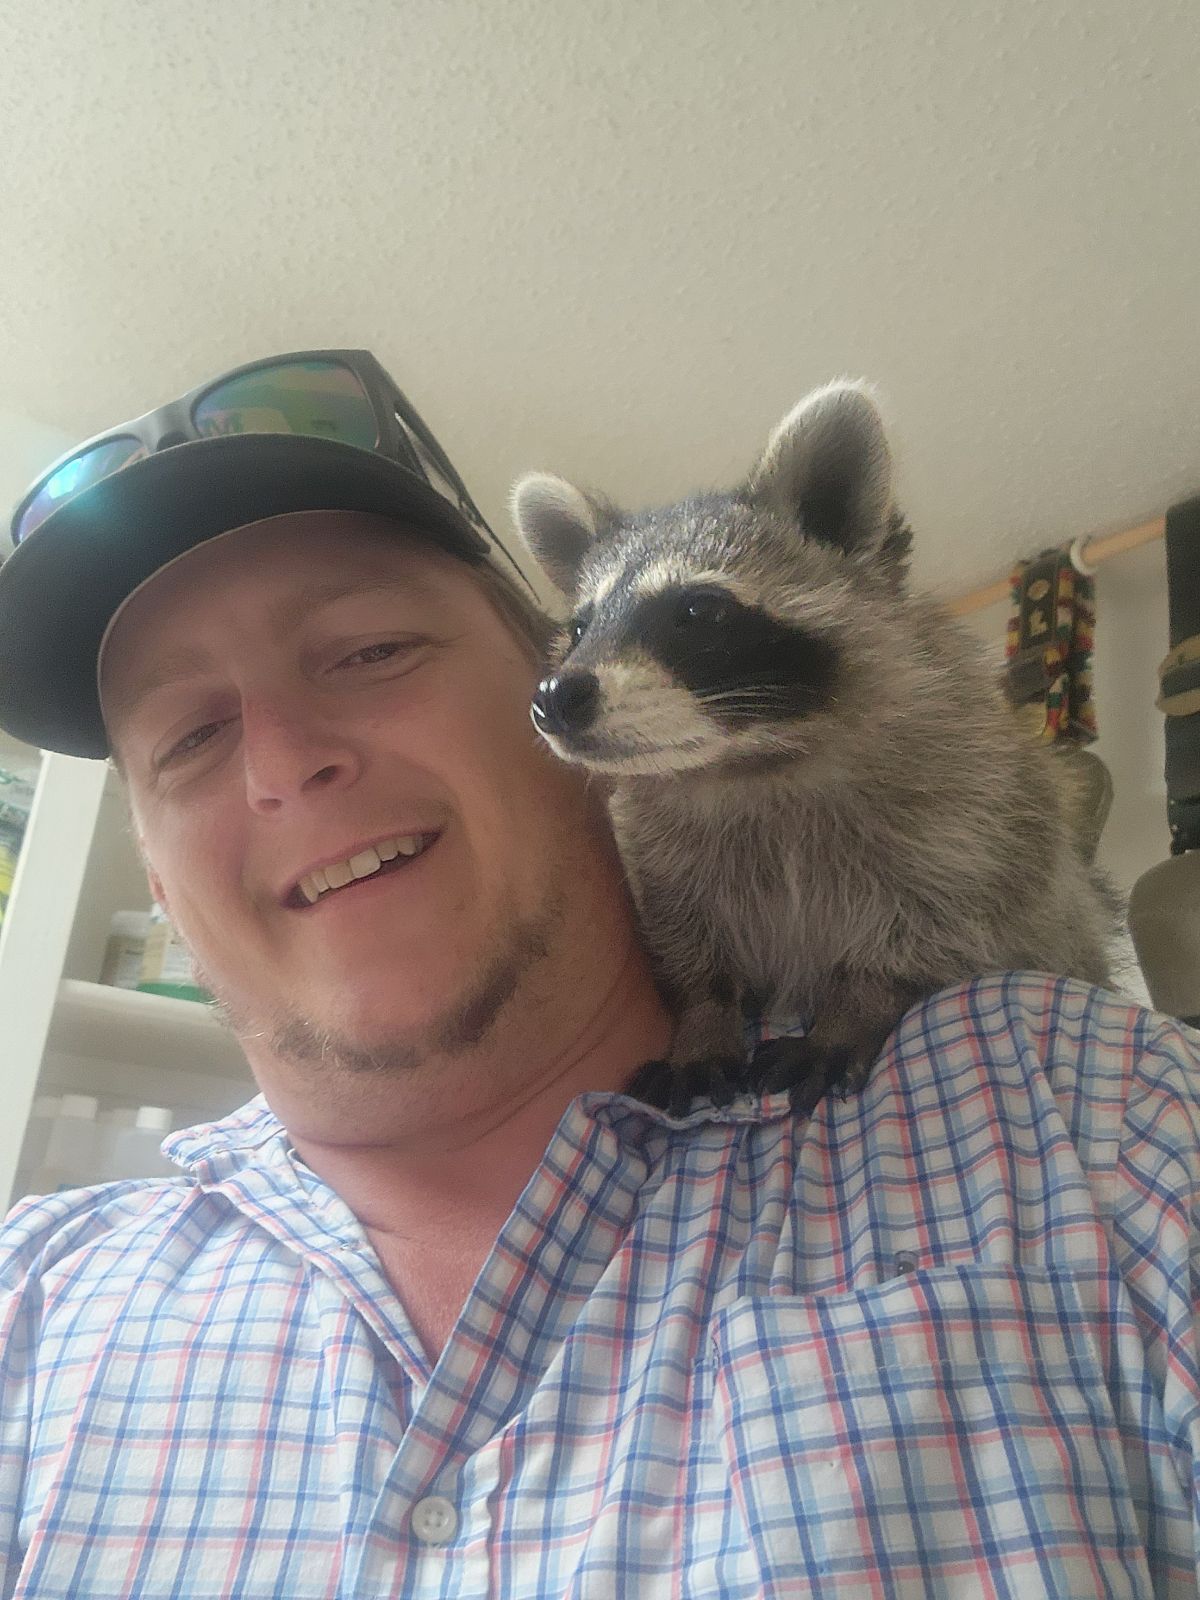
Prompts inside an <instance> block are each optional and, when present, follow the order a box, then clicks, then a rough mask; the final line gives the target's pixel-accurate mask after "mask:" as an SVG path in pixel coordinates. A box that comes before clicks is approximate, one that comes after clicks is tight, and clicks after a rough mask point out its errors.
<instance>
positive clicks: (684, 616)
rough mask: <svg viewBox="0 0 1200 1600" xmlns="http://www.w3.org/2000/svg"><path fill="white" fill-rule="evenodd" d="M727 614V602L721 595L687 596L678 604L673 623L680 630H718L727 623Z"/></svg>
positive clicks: (728, 607) (728, 609)
mask: <svg viewBox="0 0 1200 1600" xmlns="http://www.w3.org/2000/svg"><path fill="white" fill-rule="evenodd" d="M729 614H730V605H729V601H728V600H727V599H726V597H725V596H724V595H722V594H703V593H701V594H687V595H684V596H683V597H682V599H681V600H680V602H679V608H678V610H677V611H676V613H675V622H676V625H677V626H678V627H681V628H689V627H696V626H697V625H700V626H702V627H711V628H719V627H720V626H721V624H722V623H724V622H728V621H729Z"/></svg>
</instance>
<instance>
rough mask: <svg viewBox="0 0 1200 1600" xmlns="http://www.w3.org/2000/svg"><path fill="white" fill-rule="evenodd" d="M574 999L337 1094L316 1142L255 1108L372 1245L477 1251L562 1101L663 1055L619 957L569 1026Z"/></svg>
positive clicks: (642, 981)
mask: <svg viewBox="0 0 1200 1600" xmlns="http://www.w3.org/2000/svg"><path fill="white" fill-rule="evenodd" d="M578 1000H579V997H578V996H577V995H576V996H565V997H564V1003H563V1004H562V1005H561V1006H555V1005H554V1004H552V1003H551V1004H546V1005H543V1006H542V1007H541V1009H540V1011H535V1010H532V1009H531V1008H527V1007H519V1008H518V1007H513V1008H511V1009H512V1010H513V1011H514V1012H515V1013H516V1014H517V1015H518V1016H519V1017H520V1018H521V1021H522V1023H523V1026H522V1028H521V1029H520V1032H519V1034H518V1032H517V1030H516V1029H514V1028H513V1027H512V1026H510V1027H508V1028H505V1027H503V1026H499V1025H498V1026H497V1027H496V1029H494V1030H493V1033H494V1036H493V1038H491V1039H490V1040H488V1041H486V1042H485V1044H483V1045H481V1046H480V1047H477V1048H476V1049H475V1050H473V1051H471V1052H470V1053H469V1054H467V1055H465V1056H462V1057H459V1058H457V1059H456V1060H454V1061H449V1060H447V1061H445V1062H436V1063H434V1062H431V1063H428V1064H427V1066H428V1068H429V1070H428V1072H426V1071H424V1070H423V1071H422V1073H421V1080H422V1081H421V1082H420V1084H419V1085H418V1084H416V1083H411V1084H409V1083H405V1084H400V1083H396V1082H393V1083H391V1084H390V1085H389V1084H388V1083H387V1082H383V1083H380V1082H378V1081H372V1082H371V1083H369V1084H363V1083H362V1082H357V1083H355V1084H352V1085H351V1084H344V1085H341V1086H340V1088H341V1089H343V1090H344V1091H345V1098H344V1100H343V1103H342V1107H341V1108H340V1109H341V1110H342V1113H343V1114H341V1115H333V1116H330V1117H329V1118H328V1121H329V1127H328V1131H326V1129H325V1128H324V1127H322V1125H321V1124H322V1121H323V1120H324V1119H322V1118H320V1117H314V1116H313V1115H312V1114H311V1106H310V1107H308V1108H306V1109H301V1108H297V1113H296V1116H295V1117H292V1116H290V1115H289V1114H288V1107H287V1105H286V1103H285V1104H283V1105H280V1104H278V1103H277V1100H276V1097H273V1096H272V1094H271V1093H270V1091H269V1089H268V1099H269V1100H270V1101H271V1103H272V1105H273V1106H274V1108H275V1109H276V1111H277V1112H279V1114H280V1115H281V1118H282V1120H283V1121H284V1123H285V1126H287V1127H288V1130H289V1132H290V1133H291V1136H292V1143H293V1146H294V1148H295V1150H296V1153H297V1154H298V1155H299V1156H300V1158H301V1159H302V1160H303V1161H304V1162H306V1164H307V1165H308V1166H309V1167H311V1168H312V1170H313V1171H314V1172H316V1173H317V1175H318V1176H319V1177H321V1178H323V1179H324V1180H325V1182H327V1183H328V1184H329V1185H330V1187H331V1188H333V1189H334V1190H335V1191H336V1192H337V1193H338V1194H339V1195H340V1196H341V1197H342V1199H343V1200H344V1201H345V1202H346V1204H347V1205H348V1206H349V1207H350V1209H351V1210H352V1211H353V1212H354V1213H355V1215H356V1216H357V1217H358V1218H359V1219H360V1221H361V1222H362V1223H363V1225H364V1227H365V1228H366V1229H367V1230H368V1232H369V1233H370V1234H371V1236H372V1238H373V1239H375V1241H376V1243H377V1246H378V1244H379V1243H380V1242H381V1241H382V1242H385V1243H386V1242H389V1241H391V1242H394V1243H395V1244H396V1245H397V1247H398V1248H417V1249H419V1248H421V1247H422V1246H423V1245H425V1244H426V1243H428V1244H430V1245H437V1246H439V1247H440V1249H441V1250H442V1251H443V1252H445V1251H453V1250H454V1248H455V1242H456V1240H457V1241H459V1242H460V1243H461V1244H462V1246H463V1247H464V1248H469V1247H472V1246H473V1247H475V1248H476V1249H477V1248H478V1247H479V1246H480V1245H481V1244H483V1243H486V1244H487V1246H488V1247H490V1244H491V1243H492V1242H494V1240H495V1238H496V1235H497V1234H498V1233H499V1231H500V1229H501V1227H502V1226H503V1224H504V1222H505V1220H506V1218H507V1217H508V1215H509V1213H510V1212H511V1210H512V1208H513V1206H514V1205H515V1204H516V1201H517V1199H518V1197H519V1196H520V1194H521V1191H522V1190H523V1189H524V1187H525V1185H526V1184H527V1183H528V1182H529V1179H530V1178H531V1177H532V1175H533V1173H534V1172H535V1171H536V1169H537V1167H538V1165H539V1163H540V1161H541V1159H542V1157H543V1155H544V1154H545V1151H546V1148H547V1146H548V1145H549V1143H550V1141H551V1139H552V1138H553V1136H554V1132H555V1130H556V1128H557V1127H558V1125H559V1122H560V1121H561V1119H562V1116H563V1113H564V1111H565V1110H566V1108H567V1106H568V1105H569V1104H570V1103H571V1101H572V1100H573V1099H574V1098H575V1097H576V1096H577V1095H579V1094H582V1093H585V1092H587V1091H594V1090H610V1091H616V1090H620V1089H621V1088H623V1087H624V1085H625V1084H626V1083H628V1081H629V1079H630V1078H631V1077H632V1075H633V1074H634V1072H636V1070H637V1068H638V1067H639V1066H640V1065H641V1064H642V1062H644V1061H646V1060H648V1059H651V1058H654V1057H658V1056H662V1055H665V1053H666V1051H667V1048H668V1046H669V1043H670V1037H671V1021H670V1018H669V1016H668V1013H667V1012H666V1010H665V1008H664V1006H663V1004H662V1001H661V999H660V998H659V996H658V994H657V992H656V990H655V989H654V986H653V984H652V982H651V981H650V977H649V974H648V971H647V969H646V966H645V962H644V959H643V958H642V957H641V954H640V952H638V951H637V950H636V949H635V948H634V947H633V946H631V947H630V951H629V955H628V958H627V959H626V960H625V962H624V963H623V964H622V965H621V967H620V968H619V969H618V970H617V971H616V973H615V974H614V977H613V981H612V982H611V983H610V984H609V986H608V987H607V989H606V990H605V991H604V992H603V993H602V994H601V995H600V996H599V998H598V1000H597V1002H596V1004H595V1005H594V1007H593V1008H592V1011H591V1013H590V1015H587V1016H586V1017H585V1019H584V1021H583V1022H582V1023H580V1022H579V1021H578V1010H577V1007H578ZM558 1011H561V1013H562V1015H561V1017H560V1016H557V1015H555V1013H556V1012H558ZM566 1019H571V1020H570V1021H569V1022H567V1020H566ZM505 1085H512V1086H514V1087H509V1088H506V1087H505ZM264 1087H266V1086H265V1085H264ZM284 1098H285V1102H286V1096H285V1097H284ZM371 1102H375V1104H374V1105H372V1104H371ZM359 1129H361V1130H362V1136H361V1137H358V1136H357V1130H359ZM483 1253H484V1254H486V1250H484V1252H483ZM443 1258H444V1257H443Z"/></svg>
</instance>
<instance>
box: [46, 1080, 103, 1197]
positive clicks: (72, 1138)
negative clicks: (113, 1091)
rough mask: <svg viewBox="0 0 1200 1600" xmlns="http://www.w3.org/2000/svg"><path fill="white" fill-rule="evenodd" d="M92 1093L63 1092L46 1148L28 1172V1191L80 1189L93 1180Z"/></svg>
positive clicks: (94, 1129)
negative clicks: (34, 1166) (39, 1160)
mask: <svg viewBox="0 0 1200 1600" xmlns="http://www.w3.org/2000/svg"><path fill="white" fill-rule="evenodd" d="M98 1104H99V1103H98V1101H97V1100H96V1097H95V1095H92V1094H64V1095H63V1096H62V1098H61V1099H60V1100H59V1102H58V1109H57V1112H56V1114H55V1116H54V1119H53V1121H52V1122H51V1124H50V1130H49V1134H48V1136H47V1139H46V1150H45V1153H44V1155H43V1156H42V1159H41V1162H40V1163H39V1165H38V1166H37V1167H36V1168H35V1169H34V1170H33V1172H32V1173H31V1174H30V1182H29V1192H30V1193H31V1194H53V1193H54V1192H55V1190H56V1189H79V1188H82V1187H83V1186H84V1185H86V1184H89V1183H95V1181H96V1158H97V1155H98V1153H99V1152H98V1150H97V1148H96V1132H97V1126H96V1112H97V1110H98Z"/></svg>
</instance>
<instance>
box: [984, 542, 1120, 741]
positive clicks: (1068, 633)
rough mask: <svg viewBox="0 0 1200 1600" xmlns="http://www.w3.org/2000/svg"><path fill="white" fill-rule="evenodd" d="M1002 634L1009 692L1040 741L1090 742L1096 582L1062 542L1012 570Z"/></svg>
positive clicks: (1093, 724)
mask: <svg viewBox="0 0 1200 1600" xmlns="http://www.w3.org/2000/svg"><path fill="white" fill-rule="evenodd" d="M1011 584H1012V611H1011V613H1010V615H1009V619H1008V633H1007V637H1006V639H1005V647H1004V656H1005V661H1006V664H1007V665H1006V673H1005V677H1006V687H1007V692H1008V697H1009V699H1010V700H1011V701H1012V703H1013V705H1014V706H1015V707H1017V709H1018V711H1019V712H1020V713H1021V715H1022V717H1025V716H1028V719H1029V726H1030V732H1031V733H1032V735H1033V737H1034V739H1035V740H1036V741H1037V742H1038V743H1039V744H1057V743H1063V742H1069V743H1071V744H1074V745H1075V746H1080V745H1085V744H1090V743H1091V742H1092V740H1093V739H1095V737H1096V733H1097V729H1096V708H1095V705H1094V703H1093V700H1092V651H1093V649H1094V647H1095V632H1096V600H1095V594H1096V584H1095V580H1094V579H1093V578H1090V577H1084V575H1083V574H1082V573H1081V572H1078V571H1077V570H1076V569H1075V567H1074V566H1073V565H1072V564H1071V556H1070V552H1069V550H1066V549H1063V550H1044V551H1043V552H1042V553H1041V555H1039V556H1036V557H1035V558H1034V559H1033V560H1032V561H1019V562H1018V563H1017V565H1016V566H1015V567H1014V568H1013V572H1012V579H1011Z"/></svg>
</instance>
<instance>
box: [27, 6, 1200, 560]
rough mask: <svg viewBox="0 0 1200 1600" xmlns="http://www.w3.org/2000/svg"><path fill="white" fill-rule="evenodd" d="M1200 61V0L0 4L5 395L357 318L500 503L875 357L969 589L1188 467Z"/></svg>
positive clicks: (729, 441) (53, 420)
mask: <svg viewBox="0 0 1200 1600" xmlns="http://www.w3.org/2000/svg"><path fill="white" fill-rule="evenodd" d="M1198 83H1200V12H1198V11H1197V7H1196V3H1195V0H1139V3H1137V4H1133V3H1130V0H1100V3H1096V0H1077V3H1075V4H1069V5H1064V4H1059V3H1056V0H1039V3H1037V4H1034V3H1032V0H1031V3H1021V0H1012V3H1008V4H1003V3H994V4H973V3H971V0H944V3H943V0H912V3H906V0H659V3H655V0H600V3H595V0H590V3H587V4H584V3H583V0H572V3H561V0H560V3H550V0H474V3H470V0H323V3H320V0H254V3H253V4H247V3H246V0H186V3H185V0H37V3H36V4H32V3H30V0H0V223H2V225H0V374H2V381H3V384H4V390H3V393H2V394H0V403H2V404H3V405H4V406H5V407H7V408H8V410H9V411H10V412H14V413H17V414H18V415H20V416H22V417H25V418H30V419H33V421H34V422H35V423H36V424H37V425H38V427H39V428H41V429H44V430H47V432H46V435H45V436H46V437H48V436H50V434H54V433H58V432H61V433H62V434H63V435H64V436H68V435H69V436H71V437H78V436H82V435H83V434H85V433H88V432H92V431H95V430H96V429H99V428H101V427H105V426H107V425H109V424H110V423H115V422H117V421H120V420H122V419H124V418H126V417H128V416H130V415H132V414H134V413H135V412H138V411H141V410H144V409H146V408H148V407H149V406H151V405H153V404H156V403H158V402H160V401H162V400H166V399H168V398H170V397H171V396H173V395H174V394H175V393H177V392H179V391H180V390H182V389H183V388H186V387H188V386H190V385H191V384H193V383H196V382H198V381H200V380H202V379H204V378H206V377H208V376H209V375H211V374H214V373H215V372H217V371H219V370H220V369H221V368H222V367H224V366H227V365H232V364H234V363H236V362H239V361H242V360H249V359H253V358H255V357H257V356H259V355H264V354H268V353H271V352H272V351H275V350H283V349H291V348H298V347H305V346H316V345H338V344H347V345H353V344H365V345H369V346H371V347H373V348H374V349H375V350H376V352H377V353H378V354H379V355H380V356H381V357H382V358H383V360H384V362H385V364H386V365H388V366H389V367H390V368H391V370H392V371H393V372H394V374H395V376H396V377H397V378H398V380H399V381H400V382H401V384H402V385H403V386H404V387H405V388H406V389H408V390H409V392H410V393H411V394H412V395H413V397H414V398H415V399H416V400H417V402H418V404H419V405H420V406H421V408H422V410H423V411H424V412H425V414H426V416H427V417H428V418H429V420H430V421H431V422H432V423H433V425H434V426H435V428H436V429H437V431H438V432H439V434H440V435H441V437H442V438H443V441H444V442H445V443H446V444H447V446H448V447H449V449H450V451H451V454H452V455H453V456H454V457H455V459H456V461H457V462H458V463H459V465H460V467H461V468H462V470H463V472H464V475H465V476H466V477H467V479H468V482H470V483H471V484H472V485H473V487H474V488H475V491H476V494H477V497H478V498H479V499H480V501H481V503H482V504H483V506H484V508H485V510H486V511H488V512H489V513H490V514H491V515H493V516H494V517H495V518H496V519H497V520H498V522H502V521H504V520H505V511H504V503H505V493H506V489H507V486H508V484H509V482H510V481H511V480H512V478H513V477H514V476H515V475H516V474H517V473H519V472H520V471H522V470H523V469H525V468H528V467H531V466H544V467H551V468H554V469H557V470H560V471H562V472H564V473H566V474H567V475H568V476H575V477H577V478H578V479H580V480H582V481H584V482H590V483H592V484H594V485H596V486H598V487H602V488H604V489H606V490H608V491H610V492H611V493H613V494H614V495H616V496H617V497H618V498H624V499H626V500H628V501H630V502H635V503H636V502H643V503H644V502H646V501H649V500H652V499H655V498H663V497H667V496H672V495H676V494H680V493H683V492H685V491H687V490H690V489H692V488H695V487H698V486H700V485H701V484H715V483H721V482H728V481H731V480H732V479H733V478H735V477H736V476H738V475H739V474H740V473H741V472H742V471H743V470H744V469H745V468H746V467H747V466H748V465H749V464H750V461H751V459H752V458H753V457H754V455H755V453H756V452H757V450H758V449H759V447H760V445H761V443H762V442H763V440H764V438H765V436H766V433H767V431H768V429H769V428H770V427H771V426H772V424H773V423H774V422H775V421H776V420H777V418H778V417H779V416H780V415H782V413H783V412H784V411H785V410H786V409H788V408H789V406H790V405H791V404H792V402H793V401H794V400H795V399H796V398H797V397H798V396H799V395H800V394H801V393H802V392H803V391H804V390H805V389H807V388H808V387H810V386H812V385H814V384H817V383H821V382H824V381H825V380H827V379H828V378H829V377H831V376H833V375H836V374H839V373H852V374H864V375H867V376H869V377H871V378H873V379H875V380H876V381H878V382H879V383H880V384H881V385H882V387H883V390H884V393H885V395H886V397H887V400H888V406H889V410H890V413H891V416H892V419H893V422H894V430H895V438H896V442H897V446H898V454H899V457H900V468H901V484H902V498H903V501H904V503H905V504H906V507H907V509H908V511H909V513H910V515H911V517H912V518H913V520H914V523H915V524H916V528H917V536H918V571H919V573H920V575H921V576H922V577H923V578H924V579H926V580H927V581H931V582H936V583H938V584H940V585H943V586H945V587H947V588H950V589H954V588H961V587H963V586H965V585H968V584H970V583H972V582H975V581H979V580H982V579H986V578H990V577H992V576H993V575H995V574H996V573H997V572H1002V571H1003V570H1004V568H1005V564H1006V562H1007V560H1008V557H1009V556H1010V555H1012V554H1014V553H1017V552H1020V551H1024V550H1026V549H1028V548H1030V547H1033V546H1036V545H1038V544H1039V543H1048V542H1052V541H1057V540H1058V539H1060V538H1062V537H1065V536H1068V535H1071V534H1074V533H1076V532H1088V531H1100V530H1109V529H1113V528H1117V527H1121V526H1123V525H1125V524H1128V523H1130V522H1135V521H1139V520H1142V519H1144V518H1145V517H1147V516H1150V515H1153V514H1156V513H1157V512H1159V511H1161V510H1162V509H1163V508H1165V506H1166V505H1167V504H1169V503H1170V502H1171V501H1172V500H1174V499H1178V498H1180V497H1181V496H1183V495H1184V494H1186V493H1189V492H1194V491H1196V490H1197V489H1200V432H1198V428H1197V419H1198V417H1200V361H1198V360H1197V335H1196V327H1197V321H1198V319H1197V316H1196V311H1197V304H1196V301H1197V288H1196V285H1197V262H1198V261H1200V208H1198V206H1197V193H1198V184H1197V179H1198V175H1200V124H1198V121H1197V109H1196V107H1197V85H1198ZM37 437H39V438H40V437H42V435H41V434H39V435H37ZM26 454H28V445H27V446H26ZM6 470H7V471H8V472H9V474H10V475H11V474H13V473H14V472H15V471H16V468H15V467H14V466H13V465H12V464H11V460H10V463H9V465H8V467H7V469H6ZM21 470H22V472H23V471H24V470H25V469H24V466H23V465H22V468H21ZM0 487H3V488H4V489H5V490H7V491H9V492H11V493H15V491H16V489H17V488H18V487H19V485H18V484H17V483H15V482H6V483H4V484H3V485H0Z"/></svg>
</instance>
